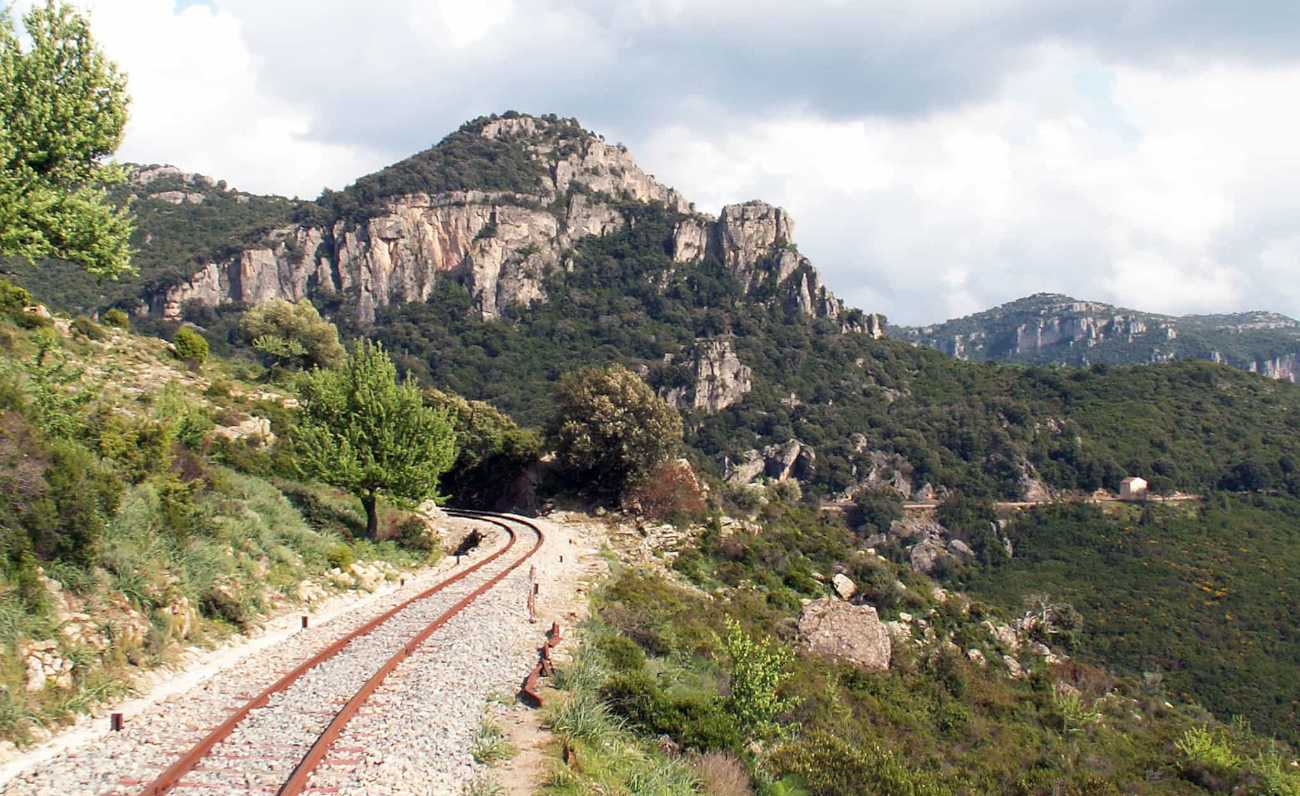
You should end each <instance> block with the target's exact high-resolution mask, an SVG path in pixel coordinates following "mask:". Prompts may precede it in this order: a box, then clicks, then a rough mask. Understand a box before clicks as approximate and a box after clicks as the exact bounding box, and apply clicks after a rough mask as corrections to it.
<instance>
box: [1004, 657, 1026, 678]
mask: <svg viewBox="0 0 1300 796" xmlns="http://www.w3.org/2000/svg"><path fill="white" fill-rule="evenodd" d="M1002 662H1003V663H1005V664H1006V665H1007V670H1008V671H1010V672H1011V676H1012V677H1014V678H1016V679H1017V680H1019V679H1021V678H1023V677H1024V676H1025V670H1024V667H1022V666H1021V665H1020V661H1018V660H1016V659H1015V658H1013V657H1011V656H1010V655H1003V656H1002Z"/></svg>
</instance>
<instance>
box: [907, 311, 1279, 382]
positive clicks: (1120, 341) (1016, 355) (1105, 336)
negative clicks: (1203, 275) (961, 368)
mask: <svg viewBox="0 0 1300 796" xmlns="http://www.w3.org/2000/svg"><path fill="white" fill-rule="evenodd" d="M894 334H895V335H896V336H898V337H902V338H904V339H906V340H910V341H912V342H914V343H919V344H922V345H926V346H929V347H931V348H937V349H939V350H940V351H943V352H945V353H947V354H949V355H951V356H954V357H957V358H959V359H972V360H994V361H1003V362H1024V363H1035V364H1046V363H1063V364H1071V365H1086V364H1092V363H1098V362H1109V363H1130V362H1166V361H1169V360H1172V359H1209V360H1212V361H1215V362H1223V363H1225V364H1230V365H1233V366H1236V367H1240V368H1243V369H1246V370H1251V371H1255V372H1258V373H1262V374H1265V375H1267V376H1270V377H1273V378H1278V379H1284V380H1287V381H1295V380H1296V378H1297V373H1300V367H1298V366H1297V357H1298V356H1300V322H1297V321H1295V320H1293V319H1291V318H1288V317H1286V316H1284V315H1278V314H1276V313H1269V312H1243V313H1235V314H1230V315H1185V316H1181V317H1179V316H1173V315H1161V314H1158V313H1152V312H1141V311H1139V310H1131V309H1125V308H1123V307H1117V306H1115V305H1113V304H1106V303H1103V302H1097V301H1084V300H1080V299H1076V298H1073V297H1071V296H1067V295H1064V294H1061V293H1035V294H1033V295H1031V296H1026V297H1024V298H1020V299H1016V300H1014V301H1009V302H1007V303H1005V304H1001V305H999V306H997V307H994V308H992V309H989V310H985V311H983V312H979V313H975V314H974V315H968V316H966V317H964V318H954V319H953V320H950V321H946V322H944V323H940V324H933V325H930V326H925V327H912V328H904V327H899V328H895V330H894Z"/></svg>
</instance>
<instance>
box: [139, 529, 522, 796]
mask: <svg viewBox="0 0 1300 796" xmlns="http://www.w3.org/2000/svg"><path fill="white" fill-rule="evenodd" d="M448 513H450V514H453V515H454V516H463V517H466V518H467V519H482V520H483V521H485V522H491V523H492V524H493V525H498V526H500V527H502V528H505V530H506V532H507V533H508V534H509V535H510V541H509V542H507V543H506V544H505V545H504V546H503V547H502V548H501V549H500V550H497V551H496V552H494V553H492V554H491V555H489V556H488V557H487V558H484V559H483V560H482V561H479V562H477V563H475V564H473V565H471V566H469V567H466V568H465V569H463V570H461V571H460V572H457V573H456V574H454V575H452V576H451V577H449V578H447V579H445V580H443V581H440V582H439V583H436V584H434V585H433V586H431V587H429V588H428V589H425V590H424V591H422V592H420V593H419V594H417V595H415V596H413V597H411V598H409V599H407V600H404V601H402V602H401V603H399V604H398V605H396V606H394V607H393V608H391V609H389V610H388V611H385V612H384V613H382V614H380V615H379V616H377V617H375V618H374V619H371V620H370V621H368V622H366V623H365V624H364V625H362V626H361V627H359V628H357V629H356V630H353V631H352V632H350V633H347V634H346V635H344V636H342V637H341V638H338V639H336V640H335V641H333V642H332V643H331V644H330V645H329V646H327V647H325V648H324V649H322V650H320V651H319V652H317V653H316V654H314V655H312V656H311V657H310V658H308V659H307V660H305V661H303V662H302V663H300V664H298V665H297V666H295V667H294V668H293V669H291V670H290V671H289V672H288V673H286V674H285V675H283V676H282V677H280V679H278V680H276V681H275V682H274V683H272V684H271V685H269V686H267V687H266V688H265V689H264V690H263V691H262V692H261V693H259V694H258V695H257V696H255V697H253V698H252V699H250V700H248V702H246V703H244V705H243V706H241V707H240V708H239V709H238V710H236V711H235V712H234V713H232V714H231V715H230V716H229V717H228V718H227V719H226V720H225V721H223V722H222V723H221V724H219V725H217V727H215V728H214V729H213V730H212V731H211V732H209V733H208V734H207V735H205V736H204V737H203V739H202V740H200V741H199V742H198V743H196V744H195V745H194V746H193V747H191V748H190V750H189V751H187V752H186V753H185V754H184V755H182V756H181V757H180V759H178V760H177V761H176V762H175V763H172V765H170V766H168V767H167V768H166V769H165V770H164V771H163V772H162V773H161V774H159V775H158V776H157V777H156V778H155V779H154V780H153V781H152V782H150V783H149V784H148V785H146V786H145V787H144V789H143V790H141V791H140V796H162V794H165V793H168V792H169V791H171V789H172V788H174V787H176V785H177V784H178V783H179V782H180V781H181V779H182V778H184V777H185V775H187V774H189V773H190V772H191V771H193V770H194V769H195V768H197V767H198V765H199V763H200V762H201V761H202V760H203V759H204V758H205V757H207V755H208V753H209V752H211V751H212V749H213V747H215V746H216V745H217V744H219V743H221V742H222V741H224V740H225V739H226V738H229V737H230V735H231V733H233V732H234V731H235V728H236V727H238V726H239V724H240V723H241V722H243V721H244V719H246V718H248V715H249V714H250V713H252V712H253V711H254V710H256V709H257V708H260V707H263V706H264V705H266V704H267V703H268V702H269V701H270V698H271V697H272V696H273V695H275V694H277V693H279V692H281V691H284V690H285V689H287V688H289V687H290V686H291V685H293V684H294V683H295V682H297V681H298V680H299V679H300V678H302V676H303V675H305V674H306V673H307V672H309V671H311V670H312V669H314V668H316V667H317V666H319V665H320V664H322V663H324V662H325V661H327V660H329V659H330V658H333V657H334V656H335V655H337V654H339V653H340V652H342V651H343V650H344V649H345V648H346V647H347V646H348V645H349V644H351V643H352V642H353V641H355V640H357V639H358V638H361V637H362V636H365V635H368V634H370V633H371V632H373V631H374V630H375V629H376V628H378V627H379V626H381V625H383V624H384V623H385V622H387V621H389V620H390V619H392V618H393V617H394V616H396V615H397V614H398V613H400V612H401V611H403V610H405V609H406V608H408V607H410V606H411V605H412V604H413V603H416V602H418V601H420V600H424V599H427V598H429V597H432V596H433V595H435V594H437V593H438V592H440V591H442V590H443V589H445V588H447V587H448V586H451V585H452V584H454V583H456V582H458V581H460V580H462V579H464V578H466V577H468V576H469V575H471V574H473V573H474V572H477V571H478V570H479V569H482V568H483V567H485V566H487V565H488V564H490V563H492V562H493V561H495V560H497V559H498V558H500V557H501V556H503V555H505V554H506V553H507V552H508V551H509V550H510V548H512V547H514V545H515V542H516V541H517V540H518V537H517V535H516V534H515V531H514V529H513V528H510V527H508V526H506V525H505V524H504V523H501V522H497V521H495V520H490V519H487V518H486V517H480V516H479V514H480V512H468V511H456V512H448ZM528 525H529V527H531V528H532V529H533V530H534V531H536V532H537V534H538V537H539V539H538V543H537V545H536V546H535V547H534V549H533V550H530V551H529V553H528V555H529V556H531V555H532V554H533V552H535V551H536V547H540V546H541V538H540V537H541V531H539V530H537V529H536V527H535V526H532V525H531V523H528ZM525 558H527V556H525ZM522 562H523V559H520V562H519V563H522ZM518 565H519V564H518V563H516V564H514V565H512V566H511V568H510V569H514V567H517V566H518ZM507 571H509V570H507Z"/></svg>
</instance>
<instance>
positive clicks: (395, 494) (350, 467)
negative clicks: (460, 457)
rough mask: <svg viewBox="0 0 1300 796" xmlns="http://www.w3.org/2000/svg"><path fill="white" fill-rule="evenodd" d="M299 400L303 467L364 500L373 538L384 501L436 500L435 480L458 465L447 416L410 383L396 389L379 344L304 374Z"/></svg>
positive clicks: (362, 344) (360, 345)
mask: <svg viewBox="0 0 1300 796" xmlns="http://www.w3.org/2000/svg"><path fill="white" fill-rule="evenodd" d="M301 398H302V416H301V418H300V420H299V423H298V427H297V429H296V431H295V453H296V454H297V464H298V467H299V468H300V469H301V471H302V472H303V474H304V475H306V476H308V477H313V478H318V479H320V480H321V481H324V482H325V483H327V484H331V485H333V486H337V487H339V488H340V489H346V490H347V491H349V492H351V493H352V494H354V495H356V496H357V497H358V498H360V499H361V504H362V506H364V507H365V510H366V532H367V534H368V535H369V536H370V537H371V538H373V537H374V536H375V535H376V533H377V532H378V530H379V515H378V500H379V496H380V495H384V496H387V497H390V498H397V499H399V500H408V501H419V500H424V499H426V498H430V497H438V495H437V491H438V479H439V477H440V476H441V475H442V474H443V473H444V472H445V471H446V470H447V468H448V467H450V466H451V464H452V462H453V461H455V459H456V439H455V433H454V432H453V430H452V427H451V423H450V422H449V421H448V420H447V414H446V412H443V411H439V410H435V409H431V408H429V407H427V406H425V404H424V399H423V396H421V394H420V388H419V387H417V386H416V385H415V383H414V382H413V381H411V380H410V379H408V380H407V381H406V382H404V383H400V384H399V383H398V381H397V368H396V367H394V365H393V361H392V359H391V358H389V356H388V353H387V352H386V351H384V348H383V346H382V345H380V344H378V343H372V342H370V341H368V340H363V341H359V342H357V343H356V345H355V346H354V347H353V348H352V351H351V352H349V355H348V357H347V359H346V361H345V362H344V363H343V364H342V365H340V366H339V367H337V368H328V369H327V368H318V369H316V370H313V371H311V372H310V373H308V374H306V375H305V376H303V379H302V387H301Z"/></svg>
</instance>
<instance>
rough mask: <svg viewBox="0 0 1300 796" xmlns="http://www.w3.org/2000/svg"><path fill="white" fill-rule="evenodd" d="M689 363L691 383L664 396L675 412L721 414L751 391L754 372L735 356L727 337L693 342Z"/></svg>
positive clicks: (732, 346) (733, 348)
mask: <svg viewBox="0 0 1300 796" xmlns="http://www.w3.org/2000/svg"><path fill="white" fill-rule="evenodd" d="M692 360H693V370H694V382H693V383H692V384H690V385H689V386H686V387H678V388H674V389H672V390H669V391H667V392H666V394H665V395H664V398H665V400H667V401H668V403H670V404H673V405H674V406H676V407H678V408H681V409H700V410H703V411H705V412H709V413H714V412H720V411H722V410H723V409H726V408H727V407H729V406H732V405H733V404H737V403H739V402H740V401H741V400H742V399H743V398H744V397H745V396H746V395H748V394H749V391H750V390H752V389H753V388H754V382H753V371H751V370H750V368H749V366H748V365H745V364H744V363H743V362H741V361H740V358H739V357H737V356H736V349H735V345H734V343H733V341H732V340H731V338H729V337H717V338H710V339H701V340H696V341H695V346H694V350H693V351H692Z"/></svg>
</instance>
